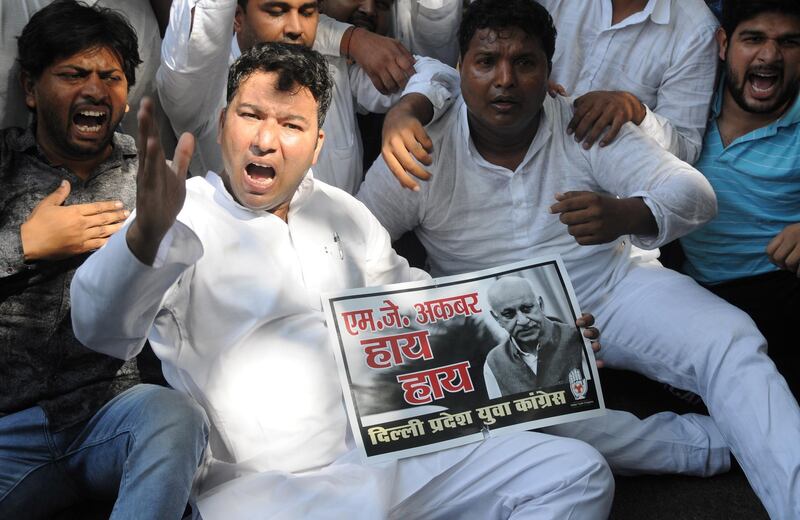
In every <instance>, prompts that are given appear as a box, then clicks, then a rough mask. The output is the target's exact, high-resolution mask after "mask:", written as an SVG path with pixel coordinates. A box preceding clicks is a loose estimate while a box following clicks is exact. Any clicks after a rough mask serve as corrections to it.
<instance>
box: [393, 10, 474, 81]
mask: <svg viewBox="0 0 800 520" xmlns="http://www.w3.org/2000/svg"><path fill="white" fill-rule="evenodd" d="M462 11H463V1H462V0H395V2H394V3H393V4H392V32H391V35H392V36H394V37H395V38H397V39H398V40H399V41H400V42H401V43H402V44H403V45H405V46H406V48H407V49H408V50H410V51H411V52H413V53H414V54H419V55H421V56H430V57H431V58H436V59H437V60H439V61H441V62H442V63H447V64H448V65H450V66H451V67H455V66H456V64H457V63H458V55H459V50H458V26H459V24H460V23H461V13H462Z"/></svg>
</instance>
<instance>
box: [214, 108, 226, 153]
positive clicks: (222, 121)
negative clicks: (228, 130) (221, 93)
mask: <svg viewBox="0 0 800 520" xmlns="http://www.w3.org/2000/svg"><path fill="white" fill-rule="evenodd" d="M227 110H228V107H227V106H224V107H222V110H220V111H219V123H218V124H217V144H222V129H223V128H224V127H225V112H226V111H227Z"/></svg>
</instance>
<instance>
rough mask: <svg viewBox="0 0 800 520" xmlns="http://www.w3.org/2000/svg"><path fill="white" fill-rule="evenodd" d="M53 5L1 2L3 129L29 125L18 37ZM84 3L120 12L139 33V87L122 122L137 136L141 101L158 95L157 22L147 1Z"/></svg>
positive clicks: (40, 0) (35, 0)
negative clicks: (22, 82)
mask: <svg viewBox="0 0 800 520" xmlns="http://www.w3.org/2000/svg"><path fill="white" fill-rule="evenodd" d="M51 2H52V0H14V1H13V2H0V44H1V45H2V51H1V52H0V75H2V77H3V81H2V82H0V128H7V127H10V126H20V127H23V128H24V127H25V126H27V124H28V118H29V116H30V111H29V110H28V108H27V107H26V106H25V95H24V92H23V91H22V87H20V85H19V80H18V75H19V65H18V64H17V63H16V61H15V60H16V58H17V37H18V36H19V35H20V34H21V33H22V29H23V28H24V27H25V24H27V23H28V20H30V17H31V16H33V14H34V13H35V12H36V11H38V10H39V9H41V8H42V7H44V6H46V5H48V4H50V3H51ZM85 3H86V4H88V5H90V6H94V5H98V6H100V7H108V8H111V9H115V10H117V11H120V12H121V13H122V14H124V15H125V18H127V19H128V22H130V24H131V26H133V28H134V29H135V30H136V35H137V37H138V39H139V58H140V59H141V60H142V63H141V64H140V65H139V66H138V67H136V85H134V86H133V88H132V89H131V90H130V92H129V93H128V105H130V111H129V112H128V113H127V114H126V115H125V117H123V119H122V131H123V132H124V133H126V134H129V135H134V136H135V135H137V128H138V124H137V122H136V112H137V111H138V110H139V101H140V100H141V99H142V97H144V96H150V97H153V98H154V97H155V95H156V85H155V74H156V69H157V68H158V61H159V60H158V54H159V53H158V49H159V48H160V46H161V35H160V34H159V32H158V22H157V21H156V17H155V15H154V14H153V10H152V8H151V7H150V2H149V1H148V0H86V2H85Z"/></svg>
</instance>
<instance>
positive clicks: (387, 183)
mask: <svg viewBox="0 0 800 520" xmlns="http://www.w3.org/2000/svg"><path fill="white" fill-rule="evenodd" d="M541 114H542V120H541V122H540V124H539V130H538V132H537V134H536V136H535V138H534V139H533V141H532V142H531V145H530V148H529V149H528V152H527V154H526V156H525V158H524V159H523V160H522V162H521V163H520V165H519V166H518V167H517V169H516V170H515V171H511V170H508V169H506V168H504V167H502V166H497V165H494V164H492V163H490V162H488V161H486V160H485V159H484V158H483V157H482V156H481V155H480V154H479V153H478V152H477V150H476V149H475V146H474V144H473V143H472V140H471V138H470V134H469V126H468V122H467V107H466V105H465V104H464V102H463V99H462V98H459V99H458V100H457V101H456V103H455V104H454V105H453V107H452V108H451V109H450V110H449V111H448V112H447V113H445V114H444V115H443V116H442V117H441V119H439V120H438V121H436V122H434V123H433V124H431V125H428V127H427V131H428V133H429V135H430V137H431V139H432V140H433V147H434V150H435V152H434V154H433V158H434V162H433V164H432V165H431V167H430V170H429V171H430V172H431V173H432V174H433V178H432V179H431V180H430V181H427V182H422V183H420V187H421V191H419V192H413V191H410V190H407V189H404V188H402V187H401V186H400V184H399V183H398V182H397V179H395V178H394V176H393V175H392V174H391V173H390V172H389V170H388V168H387V167H386V164H385V163H384V162H383V160H382V158H380V157H379V158H378V160H377V161H375V163H374V164H373V165H372V167H371V168H370V171H369V173H368V174H367V177H366V180H365V181H364V184H363V185H362V186H361V190H360V191H359V193H358V196H357V197H358V199H359V200H361V201H362V202H364V203H365V204H366V205H367V207H368V208H369V209H370V210H371V211H372V212H373V213H374V214H375V216H376V217H378V220H379V221H380V222H381V223H382V224H383V225H384V226H385V227H386V229H387V230H388V231H389V233H390V234H391V236H392V238H397V237H399V236H400V235H401V234H403V233H404V232H406V231H409V230H416V233H417V236H418V237H419V239H420V241H421V242H422V245H423V246H425V249H426V251H427V253H428V260H429V262H430V266H431V273H432V274H433V275H434V276H440V275H450V274H457V273H464V272H469V271H475V270H479V269H486V268H489V267H495V266H498V265H502V264H505V263H510V262H516V261H520V260H525V259H529V258H533V257H536V256H541V255H549V254H561V256H562V257H563V259H564V262H565V264H566V267H567V270H568V272H569V275H570V278H571V279H572V281H573V283H574V284H575V289H576V292H577V296H578V300H579V301H580V302H581V305H582V306H583V307H585V308H592V306H591V302H592V301H593V300H594V299H595V298H597V297H600V296H602V295H603V294H605V293H606V292H607V291H604V290H603V288H604V286H606V284H611V283H614V281H615V280H616V279H617V278H618V277H620V276H622V275H624V273H625V271H626V269H627V267H628V265H629V263H630V259H631V257H632V256H633V255H636V254H638V253H637V252H635V251H632V250H631V244H634V245H636V246H639V247H642V248H644V249H652V248H655V247H658V246H659V245H661V244H663V243H665V242H668V241H670V240H673V239H674V238H677V237H679V236H681V235H683V234H685V233H687V232H688V231H690V230H692V229H694V228H696V227H697V226H699V225H701V224H703V223H705V222H706V221H708V220H709V219H710V218H712V217H713V216H714V214H715V212H716V198H715V197H714V192H713V191H712V190H711V186H710V185H709V184H708V182H707V181H706V179H705V178H704V177H703V175H701V174H700V173H699V172H698V171H697V170H695V169H694V168H692V167H691V166H689V165H688V164H686V163H684V162H683V161H680V160H678V159H677V158H676V157H675V156H673V155H671V154H669V153H668V152H666V151H665V150H663V149H662V148H660V147H659V146H658V145H657V144H656V143H654V142H653V141H652V140H651V139H649V138H647V137H646V136H645V135H644V134H643V133H642V132H640V131H639V130H638V129H637V128H636V127H635V126H633V125H632V124H627V125H625V126H624V127H623V128H622V130H621V132H620V135H619V136H618V137H617V139H616V140H615V142H614V143H612V144H611V145H609V146H607V147H605V148H602V149H601V148H598V147H596V146H595V147H592V148H591V149H590V150H588V151H587V150H584V149H583V148H582V147H581V146H580V145H579V144H578V143H576V142H575V140H574V139H573V138H572V136H569V135H567V134H566V131H565V130H566V126H567V124H568V123H569V121H570V119H571V118H572V100H571V99H569V98H562V97H558V98H556V99H552V98H550V97H549V96H548V97H547V98H546V99H545V101H544V106H543V110H542V112H541ZM640 172H647V175H642V174H640ZM576 190H587V191H594V192H600V193H606V194H611V195H616V196H620V197H642V198H643V200H644V202H645V204H647V206H648V207H649V208H650V210H651V211H652V213H653V216H654V217H655V220H656V223H657V224H658V235H657V236H630V237H627V236H625V237H620V238H618V239H617V240H614V241H613V242H610V243H607V244H602V245H596V246H581V245H578V243H577V242H575V239H574V238H573V237H572V236H571V235H569V234H568V233H567V227H566V225H564V224H562V223H561V221H560V220H559V217H558V215H553V214H550V213H549V212H548V211H547V208H549V207H550V206H551V205H552V204H554V203H555V202H556V200H555V198H554V197H555V194H556V193H564V192H567V191H576Z"/></svg>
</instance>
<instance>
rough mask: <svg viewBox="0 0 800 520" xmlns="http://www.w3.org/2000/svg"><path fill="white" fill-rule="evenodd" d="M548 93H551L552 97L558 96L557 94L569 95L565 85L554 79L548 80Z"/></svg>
mask: <svg viewBox="0 0 800 520" xmlns="http://www.w3.org/2000/svg"><path fill="white" fill-rule="evenodd" d="M547 93H548V94H550V97H553V98H554V97H556V96H566V95H567V89H565V88H564V85H561V84H559V83H555V82H553V81H548V82H547Z"/></svg>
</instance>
